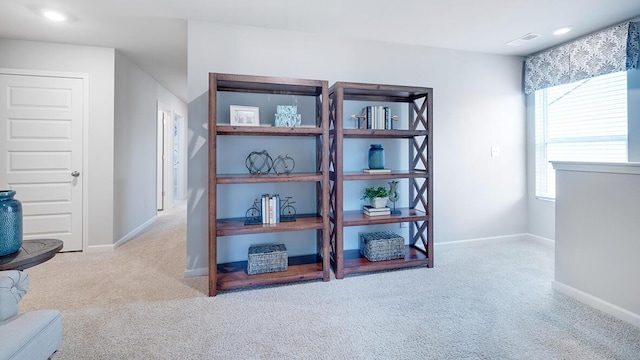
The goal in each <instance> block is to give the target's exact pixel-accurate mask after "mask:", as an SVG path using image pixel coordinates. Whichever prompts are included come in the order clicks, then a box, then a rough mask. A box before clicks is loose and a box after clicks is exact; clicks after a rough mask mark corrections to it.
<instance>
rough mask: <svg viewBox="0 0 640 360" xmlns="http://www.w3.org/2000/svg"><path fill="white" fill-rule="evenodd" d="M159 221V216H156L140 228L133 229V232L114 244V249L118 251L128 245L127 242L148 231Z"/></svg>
mask: <svg viewBox="0 0 640 360" xmlns="http://www.w3.org/2000/svg"><path fill="white" fill-rule="evenodd" d="M157 219H158V216H157V215H154V216H153V217H152V218H151V219H149V220H147V221H146V222H145V223H144V224H142V225H140V226H138V227H137V228H135V229H133V231H131V232H130V233H128V234H127V235H125V236H123V237H122V238H121V239H120V240H118V241H116V243H115V244H113V248H114V249H117V248H119V247H120V246H122V245H124V244H126V243H127V242H129V241H131V240H132V239H133V238H135V237H136V235H138V234H140V233H141V232H142V230H144V229H146V228H147V227H148V226H149V225H151V224H153V223H154V222H155V221H156V220H157Z"/></svg>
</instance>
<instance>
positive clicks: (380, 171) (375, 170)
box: [362, 169, 391, 174]
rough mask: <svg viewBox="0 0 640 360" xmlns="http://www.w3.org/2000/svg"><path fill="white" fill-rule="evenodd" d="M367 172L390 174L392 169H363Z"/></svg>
mask: <svg viewBox="0 0 640 360" xmlns="http://www.w3.org/2000/svg"><path fill="white" fill-rule="evenodd" d="M362 172H364V173H365V174H390V173H391V169H363V170H362Z"/></svg>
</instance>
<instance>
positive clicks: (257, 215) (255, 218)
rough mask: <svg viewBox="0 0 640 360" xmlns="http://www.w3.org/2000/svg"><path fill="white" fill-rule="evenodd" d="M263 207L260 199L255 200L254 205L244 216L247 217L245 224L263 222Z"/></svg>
mask: <svg viewBox="0 0 640 360" xmlns="http://www.w3.org/2000/svg"><path fill="white" fill-rule="evenodd" d="M261 207H262V206H261V204H260V201H259V200H258V199H255V200H253V205H252V206H251V207H250V208H249V210H247V212H246V213H245V214H244V217H245V220H244V224H245V225H256V224H262V210H260V208H261Z"/></svg>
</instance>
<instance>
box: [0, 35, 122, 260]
mask: <svg viewBox="0 0 640 360" xmlns="http://www.w3.org/2000/svg"><path fill="white" fill-rule="evenodd" d="M0 67H2V68H13V69H29V70H39V71H57V72H72V73H85V74H88V77H89V83H88V86H89V103H88V104H87V105H88V106H89V119H86V122H85V126H88V127H89V128H88V134H89V135H88V139H84V141H85V142H86V143H87V144H88V153H87V154H85V156H88V157H89V159H91V160H90V162H89V165H88V168H85V169H84V176H85V178H86V179H85V180H86V181H87V182H86V183H85V184H87V187H88V191H89V195H88V197H89V199H88V203H89V204H90V206H89V209H88V245H89V248H100V247H101V246H103V245H110V244H112V243H113V226H112V224H113V143H114V134H113V127H114V126H113V118H114V110H113V103H114V81H113V79H114V67H115V65H114V49H108V48H99V47H89V46H74V45H63V44H52V43H41V42H32V41H18V40H7V39H0Z"/></svg>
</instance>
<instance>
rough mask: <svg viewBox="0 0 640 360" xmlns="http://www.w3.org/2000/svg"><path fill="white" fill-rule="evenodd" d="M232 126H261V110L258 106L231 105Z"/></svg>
mask: <svg viewBox="0 0 640 360" xmlns="http://www.w3.org/2000/svg"><path fill="white" fill-rule="evenodd" d="M229 108H230V114H231V119H230V120H231V121H230V123H231V125H238V126H259V125H260V108H259V107H257V106H238V105H230V106H229Z"/></svg>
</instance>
